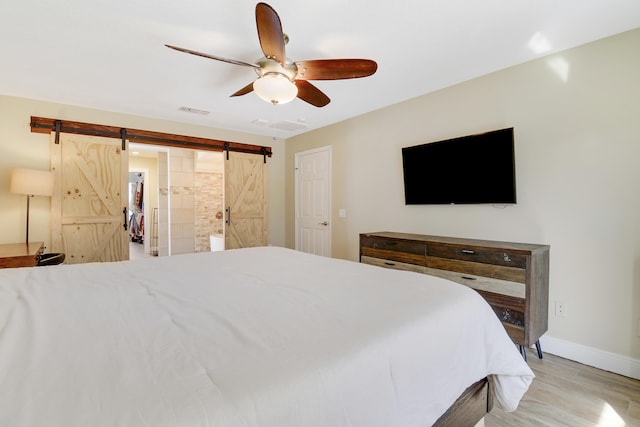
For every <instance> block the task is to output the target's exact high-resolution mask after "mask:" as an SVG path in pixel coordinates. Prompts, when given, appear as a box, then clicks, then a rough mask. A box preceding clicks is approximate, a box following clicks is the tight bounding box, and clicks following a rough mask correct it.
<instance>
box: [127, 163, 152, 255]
mask: <svg viewBox="0 0 640 427" xmlns="http://www.w3.org/2000/svg"><path fill="white" fill-rule="evenodd" d="M148 176H149V171H148V170H146V169H135V170H134V169H132V168H129V194H128V197H129V259H140V258H145V257H147V256H150V253H151V249H150V245H149V241H150V237H151V236H150V235H149V234H150V233H149V227H148V226H147V221H149V219H150V216H149V214H148V209H147V204H148V203H147V200H146V199H147V198H148V196H147V194H146V193H147V192H148V189H147V187H146V184H145V177H148Z"/></svg>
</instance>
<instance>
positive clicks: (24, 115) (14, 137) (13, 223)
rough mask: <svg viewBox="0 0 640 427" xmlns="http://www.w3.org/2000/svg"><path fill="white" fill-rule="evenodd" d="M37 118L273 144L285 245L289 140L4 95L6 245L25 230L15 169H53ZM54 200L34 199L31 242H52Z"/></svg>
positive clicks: (1, 145)
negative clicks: (14, 189) (13, 188)
mask: <svg viewBox="0 0 640 427" xmlns="http://www.w3.org/2000/svg"><path fill="white" fill-rule="evenodd" d="M31 116H41V117H49V118H56V119H62V120H72V121H79V122H88V123H99V124H105V125H111V126H119V127H128V128H134V129H144V130H153V131H158V132H167V133H174V134H183V135H191V136H198V137H204V138H214V139H221V140H229V141H235V142H243V143H246V144H255V145H266V146H270V147H272V150H273V153H274V154H273V156H272V157H271V158H270V159H268V162H269V168H268V170H269V211H268V215H269V237H268V239H269V240H268V241H269V244H272V245H275V246H283V245H284V210H283V206H284V142H283V141H281V140H275V141H274V140H273V139H272V138H271V137H262V136H258V135H252V134H246V133H240V132H233V131H227V130H222V129H214V128H209V127H204V126H196V125H188V124H184V123H176V122H170V121H164V120H156V119H150V118H145V117H137V116H131V115H126V114H117V113H112V112H107V111H100V110H93V109H89V108H80V107H74V106H69V105H62V104H55V103H50V102H42V101H37V100H30V99H23V98H15V97H9V96H4V95H0V243H12V242H21V241H23V240H24V233H25V214H26V200H25V199H24V198H23V197H22V196H19V195H15V194H11V193H10V192H9V180H10V176H11V170H12V169H13V168H14V167H26V168H33V169H42V170H48V169H49V168H50V164H49V162H50V161H49V136H48V135H45V134H37V133H31V130H30V127H29V120H30V117H31ZM49 211H50V201H49V200H48V199H47V198H45V197H34V198H33V199H32V201H31V210H30V216H31V221H30V227H29V237H30V240H43V241H45V244H48V243H49V242H50V240H51V227H50V215H49Z"/></svg>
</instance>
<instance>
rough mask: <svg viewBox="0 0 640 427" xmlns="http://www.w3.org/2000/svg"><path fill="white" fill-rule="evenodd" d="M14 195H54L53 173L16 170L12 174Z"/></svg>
mask: <svg viewBox="0 0 640 427" xmlns="http://www.w3.org/2000/svg"><path fill="white" fill-rule="evenodd" d="M10 191H11V192H12V193H16V194H26V195H27V196H51V195H53V173H52V172H49V171H40V170H33V169H14V170H13V172H12V173H11V190H10Z"/></svg>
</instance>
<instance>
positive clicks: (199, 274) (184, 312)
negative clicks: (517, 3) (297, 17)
mask: <svg viewBox="0 0 640 427" xmlns="http://www.w3.org/2000/svg"><path fill="white" fill-rule="evenodd" d="M487 375H490V376H492V378H493V382H494V386H495V387H494V389H495V393H496V394H495V402H494V403H495V404H496V405H497V406H498V407H502V408H504V409H507V410H512V409H514V408H515V407H516V406H517V404H518V401H519V400H520V398H521V396H522V395H523V394H524V392H525V391H526V390H527V388H528V386H529V383H530V382H531V380H532V378H533V373H532V372H531V370H530V369H529V368H528V366H527V365H526V364H525V363H524V362H523V360H522V358H521V356H520V355H519V353H518V351H517V349H516V347H515V346H514V345H513V343H512V342H511V340H510V339H509V338H508V336H507V334H506V332H505V331H504V328H503V327H502V325H501V324H500V322H499V321H498V319H497V318H496V315H495V314H494V313H493V311H492V310H491V308H490V307H489V306H488V305H487V304H486V303H485V302H484V300H483V299H482V298H481V297H480V296H479V295H478V294H477V293H476V292H475V291H473V290H470V289H468V288H465V287H464V286H461V285H458V284H455V283H453V282H450V281H447V280H444V279H439V278H434V277H429V276H425V275H420V274H416V273H410V272H401V271H394V270H388V269H383V268H379V267H373V266H369V265H363V264H358V263H354V262H349V261H341V260H335V259H328V258H322V257H316V256H313V255H308V254H304V253H301V252H296V251H292V250H288V249H283V248H275V247H263V248H252V249H241V250H232V251H225V252H215V253H200V254H193V255H179V256H173V257H161V258H149V259H144V260H140V261H132V262H120V263H104V264H99V263H94V264H84V265H61V266H52V267H39V268H21V269H4V270H0V384H1V387H0V425H2V426H12V427H21V426H45V425H46V426H50V427H51V426H53V427H57V426H65V427H72V426H82V427H86V426H110V427H111V426H153V427H161V426H189V427H195V426H216V427H218V426H274V427H275V426H277V427H283V426H304V427H307V426H331V427H336V426H367V427H375V426H398V427H400V426H401V427H407V426H428V425H431V424H432V423H433V422H434V421H435V420H436V419H437V418H438V417H439V416H440V415H441V414H442V413H443V412H444V411H445V410H446V409H447V408H448V407H449V406H450V405H451V404H452V403H453V402H454V401H455V400H456V398H457V397H458V396H459V395H460V394H461V393H462V392H463V391H464V390H465V388H466V387H467V386H469V385H470V384H472V383H473V382H475V381H477V380H479V379H481V378H483V377H485V376H487Z"/></svg>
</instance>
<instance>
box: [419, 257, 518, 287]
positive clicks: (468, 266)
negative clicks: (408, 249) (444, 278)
mask: <svg viewBox="0 0 640 427" xmlns="http://www.w3.org/2000/svg"><path fill="white" fill-rule="evenodd" d="M427 267H429V268H435V269H438V270H447V271H455V272H459V273H463V274H471V275H474V276H484V277H489V278H492V279H499V280H508V281H511V282H518V283H525V282H526V279H527V275H526V270H525V269H523V268H518V267H507V266H503V265H495V264H484V263H481V262H474V261H467V260H460V259H452V258H436V257H431V256H428V257H427Z"/></svg>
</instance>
